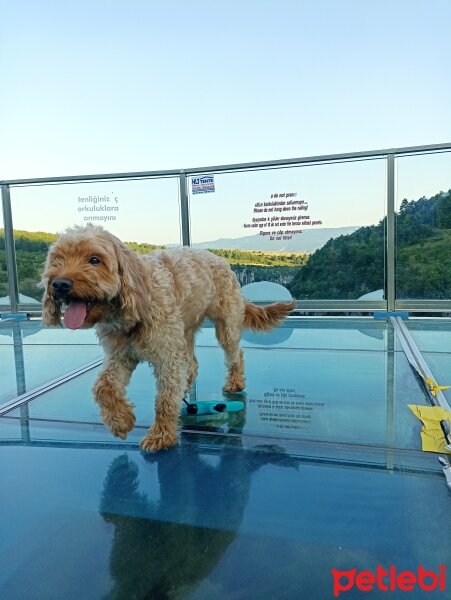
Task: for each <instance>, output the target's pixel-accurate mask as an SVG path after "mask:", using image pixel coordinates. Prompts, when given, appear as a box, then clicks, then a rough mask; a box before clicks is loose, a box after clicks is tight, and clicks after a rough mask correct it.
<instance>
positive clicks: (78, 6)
mask: <svg viewBox="0 0 451 600" xmlns="http://www.w3.org/2000/svg"><path fill="white" fill-rule="evenodd" d="M450 22H451V2H450V1H449V0H424V1H423V0H396V1H393V0H378V1H377V2H372V1H369V0H368V1H363V0H341V1H339V0H316V1H315V2H311V1H304V0H294V1H285V0H279V1H277V2H275V1H270V2H269V1H264V0H260V1H257V0H249V1H244V0H240V1H235V0H229V1H228V2H221V3H220V2H201V1H198V0H193V1H192V2H184V1H183V0H168V1H166V2H161V1H159V2H156V1H153V0H147V1H143V0H128V1H127V2H124V1H123V0H122V1H119V0H109V1H106V0H90V1H87V0H78V1H77V2H56V1H53V0H41V1H40V0H34V1H31V0H23V1H21V2H16V1H13V0H0V75H1V85H2V93H1V94H0V138H1V143H0V179H13V178H25V177H45V176H63V175H76V174H89V173H108V172H124V171H140V170H146V171H147V170H160V169H179V168H189V167H200V166H208V165H217V164H230V163H238V162H248V161H260V160H272V159H283V158H292V157H302V156H312V155H319V154H329V153H341V152H352V151H361V150H373V149H380V148H391V147H402V146H411V145H421V144H434V143H443V142H451V114H450V109H449V98H450V97H451V77H450V74H449V73H450V70H449V65H450V64H451V36H450V34H449V23H450ZM440 160H441V161H442V162H443V160H442V158H440V159H439V162H440ZM426 162H427V161H425V162H423V163H422V165H426ZM435 164H438V163H435ZM441 164H442V163H441ZM443 164H444V167H440V168H441V169H442V170H441V171H440V173H439V174H437V169H432V171H431V170H430V169H429V168H428V167H427V166H424V168H421V169H419V170H418V169H416V168H413V165H414V162H412V163H411V165H412V168H411V169H410V170H409V168H404V167H403V169H404V171H403V172H404V174H405V175H404V177H405V180H406V181H405V183H404V184H403V183H401V188H402V187H403V185H404V187H405V188H406V189H407V190H408V193H409V194H412V197H415V195H418V196H419V195H422V194H423V191H422V190H429V189H430V190H432V191H434V190H436V191H439V189H441V188H443V186H446V178H447V175H446V170H447V167H448V166H449V165H450V164H451V163H450V162H449V160H448V162H447V161H446V160H445V162H444V163H443ZM361 168H362V170H361V171H360V172H361V173H362V174H364V173H366V170H365V168H363V166H362V167H361ZM322 169H324V170H323V171H321V173H320V174H319V176H318V180H322V187H323V188H324V193H323V196H322V198H323V199H321V198H320V199H316V198H313V197H312V196H310V197H309V198H308V199H309V200H310V202H311V203H313V204H311V206H312V208H315V211H316V213H317V214H318V215H320V213H322V217H323V221H324V224H325V225H328V226H330V225H337V226H338V225H341V224H343V223H342V222H341V221H340V219H339V218H338V214H339V212H340V214H342V215H343V214H345V212H346V213H347V215H348V216H347V218H346V219H345V220H346V221H347V222H346V223H345V224H347V225H359V224H363V223H361V221H362V218H361V216H360V215H359V214H355V213H356V201H357V200H356V198H358V197H360V198H362V197H363V194H365V203H366V204H367V206H368V214H367V215H366V217H365V218H363V221H365V219H366V222H367V223H372V222H377V220H378V219H379V218H380V217H381V216H383V212H384V209H383V202H384V197H383V196H384V194H385V191H384V190H382V191H380V190H379V174H377V175H373V174H371V176H370V177H369V179H368V180H363V181H362V183H361V186H362V187H361V188H360V189H359V190H357V189H355V185H356V184H355V181H354V178H353V177H352V178H351V176H349V177H348V176H347V175H346V176H344V177H348V183H349V186H351V187H353V189H354V191H353V192H352V194H351V193H350V199H349V208H346V211H345V210H343V206H342V205H341V209H340V211H339V210H338V208H333V207H330V208H328V207H327V206H326V204H324V203H325V198H326V197H329V198H332V197H334V193H335V191H336V190H337V187H338V188H340V186H344V185H345V183H344V182H343V181H342V182H338V185H337V180H336V179H335V178H334V177H332V176H330V177H329V176H328V177H326V178H325V177H324V173H331V172H332V171H330V170H329V171H327V169H326V167H324V168H323V167H322ZM369 169H370V170H372V169H373V167H372V166H371V167H369ZM443 169H445V171H443ZM439 170H440V169H439ZM347 172H348V171H346V173H347ZM371 172H372V171H371ZM296 173H297V175H296V177H297V179H296V180H294V179H293V177H294V175H293V173H291V174H290V177H287V181H286V183H284V184H282V179H281V177H282V176H281V174H280V173H278V176H275V177H274V179H273V180H272V181H270V180H269V179H268V178H266V179H265V178H263V177H262V178H261V179H259V181H258V183H257V180H256V179H255V177H251V176H250V175H249V177H248V180H247V181H244V179H239V178H236V181H235V183H234V184H231V183H230V182H229V181H228V182H227V184H225V183H224V185H223V186H222V187H221V186H219V187H218V184H217V193H216V196H215V197H214V198H213V194H211V195H209V197H210V202H211V204H210V205H208V206H210V207H212V206H213V205H214V204H215V203H216V205H217V206H218V207H219V206H220V205H221V206H222V207H223V208H224V205H227V209H224V210H222V212H221V210H219V209H218V210H216V213H215V214H214V215H213V218H210V219H209V217H211V214H212V213H211V210H210V209H209V210H205V209H204V208H202V209H196V207H195V206H194V205H193V209H194V211H193V212H194V213H195V212H196V210H197V212H198V217H197V220H198V223H197V224H195V227H194V229H196V227H197V232H198V233H197V235H198V237H199V238H200V237H204V238H205V236H207V239H214V238H215V237H227V236H232V237H235V236H239V235H243V231H242V224H243V222H244V221H245V220H247V219H248V217H249V215H251V213H252V210H251V209H252V207H253V206H254V204H255V202H256V201H259V200H260V201H262V200H265V199H266V198H267V196H268V195H270V193H272V192H273V191H274V190H273V188H275V187H276V188H278V187H280V186H281V185H283V186H284V187H286V188H287V189H286V191H293V192H296V193H298V194H300V195H301V196H305V194H306V193H307V192H308V193H310V190H312V189H314V184H313V183H310V182H309V181H307V180H308V177H307V180H306V179H305V177H304V174H302V175H301V174H300V173H301V170H297V171H296ZM303 173H307V171H304V172H303ZM318 173H319V172H318ZM412 176H414V177H413V182H414V183H412ZM225 177H226V176H222V180H223V181H224V182H225ZM229 177H230V176H229ZM372 177H375V178H376V179H377V182H376V188H377V190H378V191H377V192H374V194H373V195H371V194H370V193H369V191H368V187H371V186H372V182H373V179H372ZM376 179H375V181H376ZM407 180H409V181H410V183H409V185H407ZM218 181H219V180H218ZM325 181H326V183H324V182H325ZM243 182H244V183H243ZM327 183H328V186H327V185H326V184H327ZM368 183H369V185H368ZM312 186H313V188H312ZM109 187H111V186H108V185H107V186H106V187H102V186H100V187H99V186H97V187H95V186H94V187H92V186H91V187H90V188H89V189H88V188H86V187H84V188H82V187H79V188H77V189H75V188H74V187H72V188H70V190H69V186H65V188H64V189H62V188H61V189H60V195H59V198H60V204H59V206H60V208H59V209H58V210H56V212H55V210H54V209H52V211H50V210H49V211H46V212H47V215H45V214H40V215H39V219H40V220H41V221H42V220H44V217H45V216H47V217H48V226H47V230H48V229H52V230H57V229H58V230H60V229H62V228H64V227H65V226H67V225H70V224H72V223H71V222H70V221H71V219H72V220H75V219H74V218H73V212H74V210H75V208H74V207H75V206H77V202H78V197H79V196H80V195H82V197H83V194H85V195H88V194H89V193H91V194H93V193H94V192H93V190H94V189H95V190H97V192H96V193H98V194H101V195H102V194H103V195H107V194H110V193H113V192H114V190H109ZM138 187H139V186H137V187H136V190H137V189H138ZM288 187H289V188H290V190H288ZM448 187H451V185H448ZM436 188H438V189H436ZM447 189H448V188H447ZM121 190H122V191H121V193H122V205H121V211H122V212H121V213H120V214H121V219H122V222H123V225H122V228H125V227H127V228H129V227H131V225H130V223H131V222H132V221H133V219H131V215H132V214H133V213H134V214H135V218H134V223H135V225H136V229H135V230H133V231H132V230H130V231H129V233H130V235H131V234H132V233H134V235H135V237H136V239H138V238H139V241H144V239H145V238H146V236H147V235H148V233H146V226H145V225H144V224H143V219H144V217H146V218H147V215H148V214H149V215H150V214H151V215H152V216H154V215H155V211H156V210H158V211H162V214H164V215H166V212H165V211H167V215H166V216H165V217H164V219H166V218H167V220H169V219H171V220H172V219H177V223H178V197H177V185H176V182H174V181H170V182H169V181H167V180H165V181H160V182H148V186H147V188H146V189H144V188H143V187H141V188H140V190H141V191H136V192H135V188H133V189H132V187H129V190H130V191H128V192H125V191H124V190H125V188H124V186H123V184H122V188H121ZM221 190H222V196H220V192H221ZM365 190H366V191H365ZM226 192H227V193H226ZM400 193H401V192H400ZM205 196H206V195H205ZM46 197H47V198H49V200H48V201H49V202H50V199H54V200H52V202H53V201H54V202H57V199H56V195H55V191H54V190H52V191H51V192H50V190H49V189H48V188H41V189H40V190H39V192H38V191H37V189H36V188H35V189H34V190H28V191H24V190H17V192H15V195H14V194H13V201H14V198H17V202H16V207H15V208H14V207H13V210H14V216H15V218H16V220H17V222H18V223H19V222H20V224H21V225H23V228H32V225H33V224H34V225H35V227H34V228H35V229H36V228H37V225H38V224H39V228H42V227H41V223H37V222H35V223H33V222H31V220H30V219H31V216H30V215H31V212H32V211H31V210H30V209H31V206H32V205H34V206H36V205H39V206H44V204H45V202H46ZM340 197H341V196H340ZM25 198H27V199H25ZM200 202H204V203H207V199H206V198H203V200H200V199H196V203H197V205H199V203H200ZM133 203H134V204H133ZM315 203H316V204H315ZM63 205H64V206H63ZM163 205H164V206H163ZM49 206H50V204H49ZM205 206H207V204H205ZM336 207H340V202H338V201H337V203H336ZM373 207H375V208H374V209H373ZM77 209H78V206H77ZM71 211H72V212H71ZM50 212H51V213H52V214H51V215H50V214H49V213H50ZM358 212H359V211H358V210H357V213H358ZM126 213H127V214H128V215H129V217H128V220H127V219H125V214H126ZM159 214H160V213H159ZM58 215H60V218H59V219H58ZM354 215H355V219H353V217H354ZM50 217H51V218H50ZM319 218H321V217H319ZM39 219H38V221H39ZM150 221H152V222H154V223H155V227H154V231H153V230H152V236H153V237H154V238H155V240H147V241H156V242H159V243H162V242H163V239H162V238H163V237H165V238H166V239H165V240H164V241H174V240H170V239H169V238H170V237H171V236H173V235H175V234H176V233H177V231H178V225H177V227H175V229H174V231H172V228H171V230H170V231H169V230H168V231H166V235H165V236H162V235H160V234H161V230H162V228H161V223H160V224H159V223H158V220H157V219H154V218H153V219H150ZM354 221H355V222H354ZM46 222H47V221H45V220H44V222H43V223H42V225H45V224H46ZM138 222H140V228H139V227H138ZM221 222H222V228H218V227H217V226H216V225H214V223H221ZM150 228H151V229H152V227H150ZM240 228H241V229H240ZM148 231H149V227H147V232H148ZM120 232H121V231H119V233H120ZM157 234H158V235H160V237H161V239H157V238H158V235H157ZM219 234H222V235H219ZM130 235H129V236H128V237H130Z"/></svg>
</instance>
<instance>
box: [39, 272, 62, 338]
mask: <svg viewBox="0 0 451 600" xmlns="http://www.w3.org/2000/svg"><path fill="white" fill-rule="evenodd" d="M41 287H44V288H45V291H44V296H43V298H42V322H43V323H44V325H57V326H59V327H61V305H60V304H59V302H56V301H55V299H54V297H53V296H52V295H51V294H50V293H49V288H48V283H47V282H46V281H42V282H41Z"/></svg>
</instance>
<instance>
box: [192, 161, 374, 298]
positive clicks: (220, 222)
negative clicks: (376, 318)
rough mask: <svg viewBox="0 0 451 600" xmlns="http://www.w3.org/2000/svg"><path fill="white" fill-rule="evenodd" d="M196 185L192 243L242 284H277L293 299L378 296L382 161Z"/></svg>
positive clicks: (229, 176)
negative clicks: (222, 261) (204, 187)
mask: <svg viewBox="0 0 451 600" xmlns="http://www.w3.org/2000/svg"><path fill="white" fill-rule="evenodd" d="M191 179H192V180H193V179H194V178H191ZM194 185H195V182H194V181H191V192H192V193H191V199H190V213H191V230H192V236H191V237H192V241H193V245H194V246H195V247H199V248H208V249H211V250H212V251H213V252H215V253H217V254H220V255H221V256H224V257H225V258H226V259H227V260H228V261H229V263H230V264H231V265H232V268H233V270H234V271H235V273H236V275H237V277H238V280H239V282H240V283H241V285H243V286H244V285H248V284H252V283H255V282H263V281H267V282H273V283H277V284H280V285H282V286H284V287H286V288H287V289H288V291H289V292H290V293H291V294H292V295H293V296H294V297H295V298H297V299H298V300H307V299H362V300H375V299H377V300H379V299H382V298H383V289H384V239H385V230H384V214H385V188H386V179H385V161H384V160H367V161H356V162H348V163H335V164H328V165H313V166H312V165H309V166H302V167H290V168H281V169H271V170H266V171H248V172H240V173H225V174H224V173H223V174H216V175H214V191H210V192H209V193H204V194H197V193H194Z"/></svg>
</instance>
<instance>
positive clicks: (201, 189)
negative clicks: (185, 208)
mask: <svg viewBox="0 0 451 600" xmlns="http://www.w3.org/2000/svg"><path fill="white" fill-rule="evenodd" d="M191 185H192V191H193V194H208V192H214V191H215V178H214V176H213V175H204V176H203V177H191Z"/></svg>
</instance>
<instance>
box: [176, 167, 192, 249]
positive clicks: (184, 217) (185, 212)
mask: <svg viewBox="0 0 451 600" xmlns="http://www.w3.org/2000/svg"><path fill="white" fill-rule="evenodd" d="M179 181H180V220H181V224H182V244H183V245H184V246H191V235H190V222H189V199H188V186H187V183H186V173H185V172H184V171H180V177H179Z"/></svg>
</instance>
